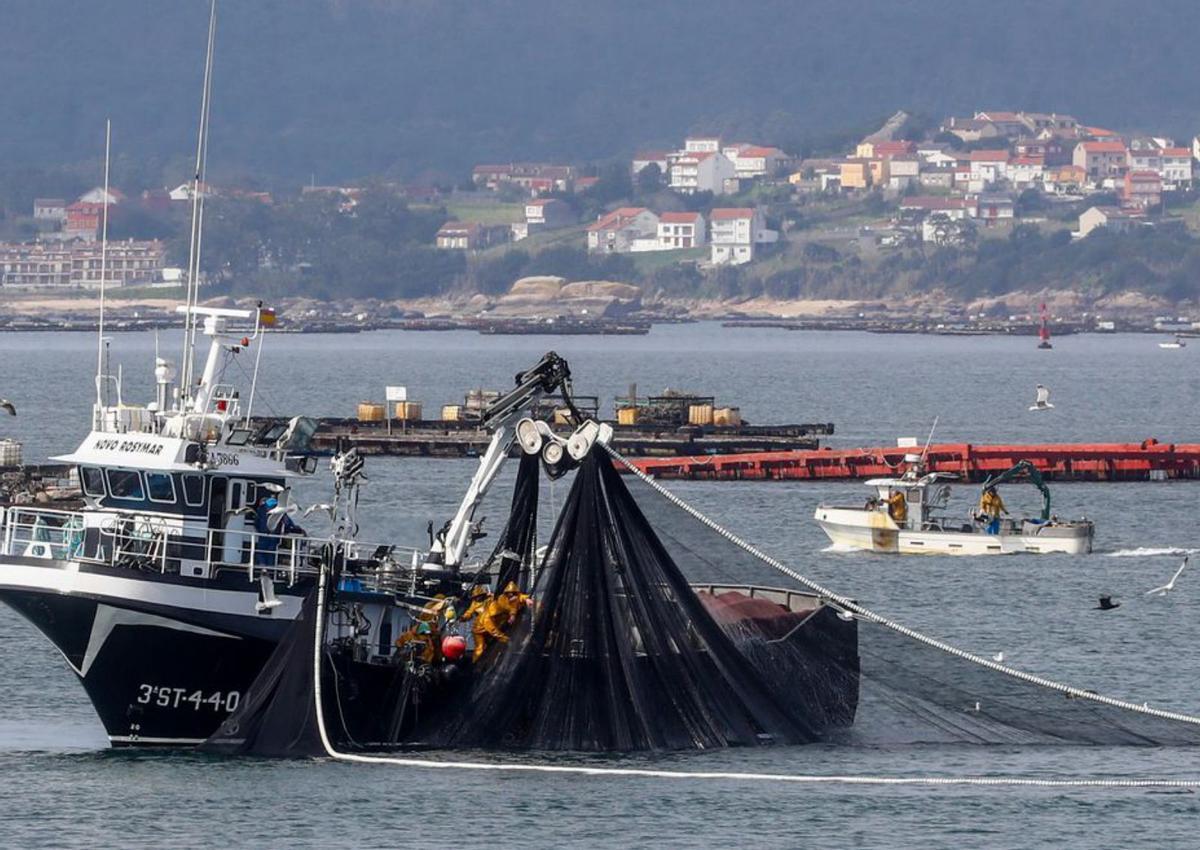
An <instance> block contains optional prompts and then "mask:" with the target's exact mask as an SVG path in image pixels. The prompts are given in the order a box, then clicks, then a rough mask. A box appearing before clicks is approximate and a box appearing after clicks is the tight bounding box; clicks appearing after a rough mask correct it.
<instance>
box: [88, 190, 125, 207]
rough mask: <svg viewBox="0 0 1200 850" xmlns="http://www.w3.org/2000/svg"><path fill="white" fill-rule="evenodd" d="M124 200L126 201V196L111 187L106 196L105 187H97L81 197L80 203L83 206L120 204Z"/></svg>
mask: <svg viewBox="0 0 1200 850" xmlns="http://www.w3.org/2000/svg"><path fill="white" fill-rule="evenodd" d="M123 200H125V195H124V194H123V193H122V192H121V190H120V189H114V188H113V187H111V186H110V187H109V189H108V194H107V195H105V194H104V187H103V186H97V187H96V188H95V189H92V190H91V191H88V192H84V193H83V194H82V195H80V196H79V203H81V204H119V203H121V201H123Z"/></svg>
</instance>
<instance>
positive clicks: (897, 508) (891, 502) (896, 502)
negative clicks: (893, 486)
mask: <svg viewBox="0 0 1200 850" xmlns="http://www.w3.org/2000/svg"><path fill="white" fill-rule="evenodd" d="M887 506H888V516H890V517H891V518H892V519H893V520H894V521H895V522H896V524H897V525H904V523H905V521H906V520H908V499H907V498H905V496H904V491H903V490H893V491H892V494H891V495H890V496H888V498H887Z"/></svg>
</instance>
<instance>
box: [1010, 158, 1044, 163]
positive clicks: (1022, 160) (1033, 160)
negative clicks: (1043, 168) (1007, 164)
mask: <svg viewBox="0 0 1200 850" xmlns="http://www.w3.org/2000/svg"><path fill="white" fill-rule="evenodd" d="M1011 164H1012V165H1045V164H1046V158H1045V157H1043V156H1018V157H1017V158H1015V159H1014V160H1013V161H1012V163H1011Z"/></svg>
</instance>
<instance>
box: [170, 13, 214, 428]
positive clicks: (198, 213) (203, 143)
mask: <svg viewBox="0 0 1200 850" xmlns="http://www.w3.org/2000/svg"><path fill="white" fill-rule="evenodd" d="M216 32H217V0H211V4H210V6H209V12H208V44H207V49H206V52H205V57H204V84H203V87H202V90H201V94H200V127H199V129H198V131H197V133H196V168H195V171H194V173H193V176H192V228H191V234H190V237H191V238H190V244H189V247H188V271H187V292H186V299H185V303H186V308H187V309H186V311H185V312H184V318H183V358H182V362H181V364H180V365H181V377H180V381H179V384H180V397H179V398H180V400H179V404H180V410H181V411H182V410H186V409H187V404H188V402H189V401H190V400H191V398H192V384H193V382H194V380H193V371H194V369H195V366H194V363H193V360H194V356H195V349H196V325H197V323H196V318H195V315H194V309H193V308H195V306H196V304H197V303H198V302H199V300H200V241H201V240H200V236H201V233H202V231H203V226H204V197H203V194H202V192H201V187H202V186H203V185H204V180H205V171H206V169H207V166H208V115H209V108H210V105H211V102H212V71H213V45H214V43H215V40H216Z"/></svg>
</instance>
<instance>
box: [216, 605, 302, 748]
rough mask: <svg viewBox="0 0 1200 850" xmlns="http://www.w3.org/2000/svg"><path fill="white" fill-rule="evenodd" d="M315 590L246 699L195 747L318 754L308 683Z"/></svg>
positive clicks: (251, 687)
mask: <svg viewBox="0 0 1200 850" xmlns="http://www.w3.org/2000/svg"><path fill="white" fill-rule="evenodd" d="M316 614H317V591H316V589H315V588H314V589H313V590H312V591H311V592H310V593H309V594H308V596H307V597H305V599H304V604H303V605H302V606H301V608H300V614H299V616H297V618H296V619H295V620H294V621H293V622H292V623H291V624H290V625H289V626H288V629H287V631H286V632H285V633H284V636H283V639H282V640H280V642H279V643H278V644H277V645H276V647H275V650H274V651H273V652H272V653H271V656H270V657H269V658H268V659H267V663H266V664H265V665H264V666H263V669H262V670H261V671H260V672H259V674H258V676H257V677H256V678H255V679H254V682H253V683H252V684H251V685H250V687H249V689H248V690H247V693H246V697H245V699H243V700H242V703H241V705H240V706H239V707H238V708H237V710H236V711H234V712H233V713H232V714H230V715H229V717H228V718H226V720H225V722H224V723H222V724H221V726H220V728H219V729H217V731H216V732H214V733H213V734H212V735H211V736H210V737H209V739H208V740H207V741H205V742H204V743H203V744H201V745H200V749H201V750H203V751H207V752H214V753H224V754H228V755H255V756H289V757H300V756H323V755H325V748H324V747H323V746H322V744H321V737H320V733H319V731H318V728H317V717H316V712H315V708H316V699H315V696H314V688H313V684H314V683H313V649H314V645H315V637H316V627H317V616H316Z"/></svg>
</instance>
